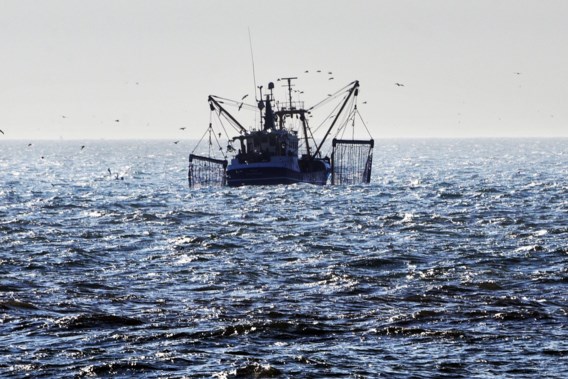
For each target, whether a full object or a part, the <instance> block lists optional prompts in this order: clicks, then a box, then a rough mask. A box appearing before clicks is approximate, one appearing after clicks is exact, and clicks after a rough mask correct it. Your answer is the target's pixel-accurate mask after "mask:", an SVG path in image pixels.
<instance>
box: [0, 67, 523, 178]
mask: <svg viewBox="0 0 568 379" xmlns="http://www.w3.org/2000/svg"><path fill="white" fill-rule="evenodd" d="M304 73H305V74H309V73H310V70H305V71H304ZM316 73H322V70H316ZM327 74H328V75H329V77H328V80H334V77H333V76H332V75H333V72H332V71H328V72H327ZM513 74H514V75H521V73H520V72H513ZM136 84H137V85H138V82H136ZM394 85H395V86H397V87H404V84H403V83H399V82H395V83H394ZM296 92H299V93H303V91H296ZM247 96H248V94H246V95H244V96H243V97H242V98H241V102H240V104H239V106H238V110H239V111H240V110H241V108H242V107H243V105H244V100H245V99H246V97H247ZM328 96H331V95H330V94H328ZM363 104H367V102H366V101H363ZM61 118H64V119H66V118H67V116H66V115H61ZM114 122H116V123H118V122H120V119H115V120H114ZM179 130H181V131H184V130H186V127H181V128H179ZM0 133H1V134H2V135H5V134H6V133H4V131H3V130H2V129H0ZM179 142H180V141H179V140H176V141H174V142H173V143H174V144H175V145H177V144H178V143H179ZM32 145H33V144H32V143H28V147H31V146H32ZM83 149H85V145H81V147H80V150H83ZM41 158H42V159H43V158H44V157H43V156H42V157H41ZM108 171H109V173H110V169H108Z"/></svg>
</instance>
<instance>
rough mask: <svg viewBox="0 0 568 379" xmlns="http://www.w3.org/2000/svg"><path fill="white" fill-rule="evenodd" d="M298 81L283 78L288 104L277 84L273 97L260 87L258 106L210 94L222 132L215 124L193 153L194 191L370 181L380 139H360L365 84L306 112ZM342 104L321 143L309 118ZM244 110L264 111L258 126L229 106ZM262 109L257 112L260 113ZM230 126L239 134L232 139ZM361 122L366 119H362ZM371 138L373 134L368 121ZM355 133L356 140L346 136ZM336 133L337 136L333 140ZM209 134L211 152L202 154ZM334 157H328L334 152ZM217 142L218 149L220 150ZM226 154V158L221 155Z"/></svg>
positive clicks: (271, 85)
mask: <svg viewBox="0 0 568 379" xmlns="http://www.w3.org/2000/svg"><path fill="white" fill-rule="evenodd" d="M295 79H297V78H296V77H285V78H280V79H278V81H280V82H284V83H285V84H284V86H285V88H286V90H287V91H286V92H287V95H288V96H287V99H286V101H283V102H281V101H277V100H276V99H275V97H274V88H275V85H274V83H273V82H270V83H269V84H268V91H269V93H267V94H263V93H262V89H263V87H262V86H260V87H258V89H259V95H260V97H259V98H258V99H257V100H256V107H255V106H252V105H248V104H247V105H245V103H244V98H245V97H246V96H247V95H245V96H244V97H243V98H242V99H241V100H240V101H235V100H230V99H225V98H221V97H218V96H214V95H210V96H209V98H208V101H209V107H210V111H211V114H212V117H211V120H213V115H214V116H215V117H216V118H217V120H218V123H217V124H218V126H217V128H216V129H217V130H215V128H214V127H213V122H212V121H210V123H209V127H208V128H207V130H206V132H205V134H204V135H203V137H202V138H201V140H200V141H199V143H198V144H197V146H196V147H195V149H194V150H193V151H192V153H191V154H190V155H189V170H188V182H189V187H190V188H195V187H202V186H229V187H238V186H246V185H278V184H295V183H310V184H316V185H325V184H328V183H331V184H356V183H369V182H370V180H371V169H372V160H373V147H374V140H373V139H372V138H369V139H355V133H354V127H355V120H356V118H357V117H359V118H360V114H359V112H358V110H357V96H358V92H359V82H358V81H354V82H352V83H350V84H349V85H347V86H346V87H344V88H342V89H341V90H339V91H337V92H336V93H335V94H333V95H331V94H330V95H328V96H327V97H326V98H324V100H322V101H320V102H319V103H317V104H316V105H314V106H312V107H310V108H305V107H304V102H303V101H300V100H295V99H294V97H293V94H295V93H301V92H302V91H297V90H293V87H294V84H293V80H295ZM338 98H339V102H338V104H337V106H336V107H335V108H332V109H333V110H334V112H333V113H334V114H332V115H331V116H329V117H326V118H325V120H328V121H329V125H328V126H327V128H322V124H320V125H319V126H318V128H317V129H318V130H320V131H322V130H325V133H323V137H321V138H320V139H319V141H317V140H316V138H317V137H316V133H315V131H314V130H313V129H312V128H311V126H310V122H309V119H310V117H311V116H312V113H313V112H315V111H316V110H317V109H318V108H319V107H322V106H323V104H327V103H329V102H330V101H332V100H333V99H338ZM230 105H232V106H235V107H237V108H238V111H239V112H240V111H241V109H242V108H243V107H244V108H247V109H253V110H255V111H256V112H257V113H258V121H259V122H258V123H257V124H256V126H255V125H253V126H252V127H249V128H247V127H245V126H243V125H242V123H241V122H239V121H238V120H237V118H236V117H235V116H234V115H233V114H232V113H230V112H229V111H228V110H227V107H228V106H230ZM255 108H256V109H255ZM225 122H228V123H229V124H230V125H231V127H232V128H233V129H234V130H235V131H236V132H237V133H238V135H236V136H232V137H231V136H229V135H228V133H227V128H226V126H225ZM361 122H363V121H362V118H361ZM363 125H364V128H365V130H366V131H367V134H368V136H369V137H370V133H369V131H368V129H367V127H366V126H365V124H364V122H363ZM348 129H349V130H350V131H351V133H350V134H351V135H352V138H350V139H349V138H344V135H345V134H346V132H349V131H348ZM223 132H224V134H225V136H226V146H222V144H221V141H220V139H221V137H222V136H223ZM332 135H333V137H331V136H332ZM207 136H208V138H207V139H208V151H207V154H205V153H204V152H203V151H200V152H199V153H196V152H197V151H198V149H199V147H200V145H201V142H202V141H204V140H205V139H206V138H205V137H207ZM330 139H331V153H330V154H324V153H323V150H324V149H325V148H329V147H330V146H329V145H330V143H329V140H330ZM215 143H217V145H218V149H217V148H215V146H214V145H215ZM218 155H220V156H218Z"/></svg>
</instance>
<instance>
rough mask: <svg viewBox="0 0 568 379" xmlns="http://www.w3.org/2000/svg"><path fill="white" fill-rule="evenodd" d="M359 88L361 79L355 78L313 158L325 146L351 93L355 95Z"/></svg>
mask: <svg viewBox="0 0 568 379" xmlns="http://www.w3.org/2000/svg"><path fill="white" fill-rule="evenodd" d="M357 88H359V81H358V80H355V81H354V82H353V87H351V89H350V90H349V93H348V94H347V97H346V98H345V101H344V102H343V104H341V109H339V112H337V115H336V116H335V118H334V119H333V122H332V123H331V126H330V127H329V129H328V130H327V132H326V133H325V136H324V137H323V139H322V140H321V143H320V144H319V146H318V148H317V150H316V152H315V153H314V155H313V156H312V159H315V157H317V155H318V153H319V151H320V149H321V147H322V146H323V144H324V142H325V140H326V139H327V137H328V136H329V133H330V132H331V130H332V129H333V127H334V126H335V123H336V122H337V120H338V119H339V115H341V112H343V109H345V106H346V105H347V102H348V101H349V99H350V98H351V95H353V93H354V92H355V94H357V92H356V90H357Z"/></svg>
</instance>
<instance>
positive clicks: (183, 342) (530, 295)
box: [0, 139, 568, 378]
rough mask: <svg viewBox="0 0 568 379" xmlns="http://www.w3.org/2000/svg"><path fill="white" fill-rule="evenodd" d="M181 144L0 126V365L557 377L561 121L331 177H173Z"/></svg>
mask: <svg viewBox="0 0 568 379" xmlns="http://www.w3.org/2000/svg"><path fill="white" fill-rule="evenodd" d="M191 149H192V143H191V141H180V143H178V144H174V143H173V142H172V141H164V140H158V141H144V140H139V141H137V140H127V141H103V140H98V141H31V142H30V141H7V140H4V141H0V377H2V378H27V377H31V378H83V377H89V378H90V377H113V378H130V377H139V378H379V377H385V378H493V377H503V378H566V377H568V139H462V140H459V139H456V140H454V139H422V140H421V139H401V140H388V139H386V140H377V141H375V149H374V161H373V173H372V181H371V183H370V184H362V185H344V186H331V185H329V186H313V185H308V184H302V185H289V186H266V187H241V188H215V187H209V188H197V189H190V188H188V182H187V166H188V154H189V153H190V152H191Z"/></svg>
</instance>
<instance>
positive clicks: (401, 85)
mask: <svg viewBox="0 0 568 379" xmlns="http://www.w3.org/2000/svg"><path fill="white" fill-rule="evenodd" d="M394 84H396V85H397V86H399V87H404V84H402V83H394Z"/></svg>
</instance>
